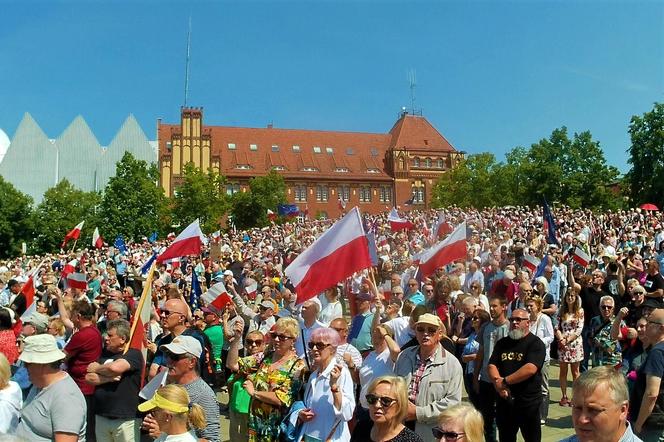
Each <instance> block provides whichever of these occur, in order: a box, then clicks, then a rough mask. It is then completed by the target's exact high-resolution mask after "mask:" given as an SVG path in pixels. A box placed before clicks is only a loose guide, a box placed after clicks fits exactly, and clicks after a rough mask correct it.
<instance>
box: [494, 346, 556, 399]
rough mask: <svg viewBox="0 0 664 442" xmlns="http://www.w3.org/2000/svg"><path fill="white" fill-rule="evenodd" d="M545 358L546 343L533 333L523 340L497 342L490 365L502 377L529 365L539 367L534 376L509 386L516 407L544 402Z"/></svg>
mask: <svg viewBox="0 0 664 442" xmlns="http://www.w3.org/2000/svg"><path fill="white" fill-rule="evenodd" d="M545 356H546V347H545V346H544V342H542V340H541V339H540V338H539V337H537V335H534V334H532V333H528V334H527V335H526V336H524V337H523V338H521V339H512V338H511V337H509V336H506V337H504V338H502V339H501V340H499V341H498V342H496V346H495V347H494V349H493V354H492V355H491V359H490V360H489V363H490V364H492V365H495V366H496V367H497V368H498V372H499V373H500V375H501V376H503V377H505V376H509V375H511V374H512V373H515V372H516V371H517V370H519V369H520V368H521V367H523V366H524V365H526V364H528V363H531V364H533V365H534V366H535V367H537V372H536V373H535V374H534V375H533V376H531V377H529V378H528V379H526V380H525V381H522V382H518V383H515V384H510V385H509V389H510V391H511V393H512V397H513V398H514V403H515V405H516V406H518V407H520V408H523V407H528V406H533V405H535V406H536V405H537V404H539V403H540V401H541V400H542V365H544V358H545Z"/></svg>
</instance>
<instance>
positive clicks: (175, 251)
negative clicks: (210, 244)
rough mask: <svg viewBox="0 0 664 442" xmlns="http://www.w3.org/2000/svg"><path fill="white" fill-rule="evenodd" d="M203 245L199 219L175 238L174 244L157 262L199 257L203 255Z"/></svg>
mask: <svg viewBox="0 0 664 442" xmlns="http://www.w3.org/2000/svg"><path fill="white" fill-rule="evenodd" d="M202 243H203V232H201V226H200V224H199V222H198V219H196V221H194V222H193V223H191V224H189V225H188V226H187V227H186V228H185V229H184V230H183V231H182V232H181V233H180V234H179V235H178V236H177V237H176V238H175V240H174V241H173V244H171V245H170V246H168V248H167V249H166V250H164V252H163V253H162V254H161V255H159V256H158V257H157V262H163V261H165V260H167V259H170V258H179V257H180V256H185V255H198V254H200V253H201V244H202Z"/></svg>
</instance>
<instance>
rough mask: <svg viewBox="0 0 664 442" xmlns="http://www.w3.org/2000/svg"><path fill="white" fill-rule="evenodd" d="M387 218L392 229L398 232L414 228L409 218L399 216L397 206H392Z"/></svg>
mask: <svg viewBox="0 0 664 442" xmlns="http://www.w3.org/2000/svg"><path fill="white" fill-rule="evenodd" d="M387 220H388V221H389V222H390V229H391V230H392V231H393V232H398V231H399V230H410V229H412V228H413V223H411V222H410V221H408V220H407V219H404V218H401V217H399V213H398V212H397V209H396V207H393V208H392V211H391V212H390V215H389V216H388V217H387Z"/></svg>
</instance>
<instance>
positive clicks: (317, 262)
mask: <svg viewBox="0 0 664 442" xmlns="http://www.w3.org/2000/svg"><path fill="white" fill-rule="evenodd" d="M369 267H371V255H370V254H369V243H368V240H367V237H366V235H365V234H364V227H363V226H362V218H361V216H360V211H359V209H358V208H357V207H354V208H353V209H352V210H351V211H350V212H348V214H346V215H345V216H344V217H343V218H341V219H340V220H339V221H337V222H336V223H334V225H333V226H332V227H330V228H329V229H328V230H326V231H325V233H323V234H322V235H321V236H320V237H319V238H318V239H317V240H316V241H314V243H313V244H311V245H310V246H309V247H308V248H307V249H306V250H305V251H304V252H302V253H301V254H300V255H299V256H298V257H297V258H295V260H293V262H292V263H291V264H290V265H289V266H288V267H286V270H285V272H284V273H285V274H286V276H288V277H289V278H290V281H291V283H292V284H293V285H294V286H295V292H296V293H297V303H298V304H301V303H302V302H304V301H306V300H307V299H309V298H312V297H314V296H315V295H317V294H318V293H320V292H322V291H323V290H325V289H327V288H330V287H332V286H333V285H335V284H337V283H338V282H339V281H342V280H343V279H344V278H347V277H349V276H351V275H352V274H353V273H355V272H356V271H358V270H363V269H366V268H369Z"/></svg>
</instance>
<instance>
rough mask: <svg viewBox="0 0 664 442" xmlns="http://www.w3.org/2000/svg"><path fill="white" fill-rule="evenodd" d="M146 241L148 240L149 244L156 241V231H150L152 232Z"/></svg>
mask: <svg viewBox="0 0 664 442" xmlns="http://www.w3.org/2000/svg"><path fill="white" fill-rule="evenodd" d="M148 241H149V242H150V244H154V243H155V242H156V241H157V232H152V234H151V235H150V237H149V238H148Z"/></svg>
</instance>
